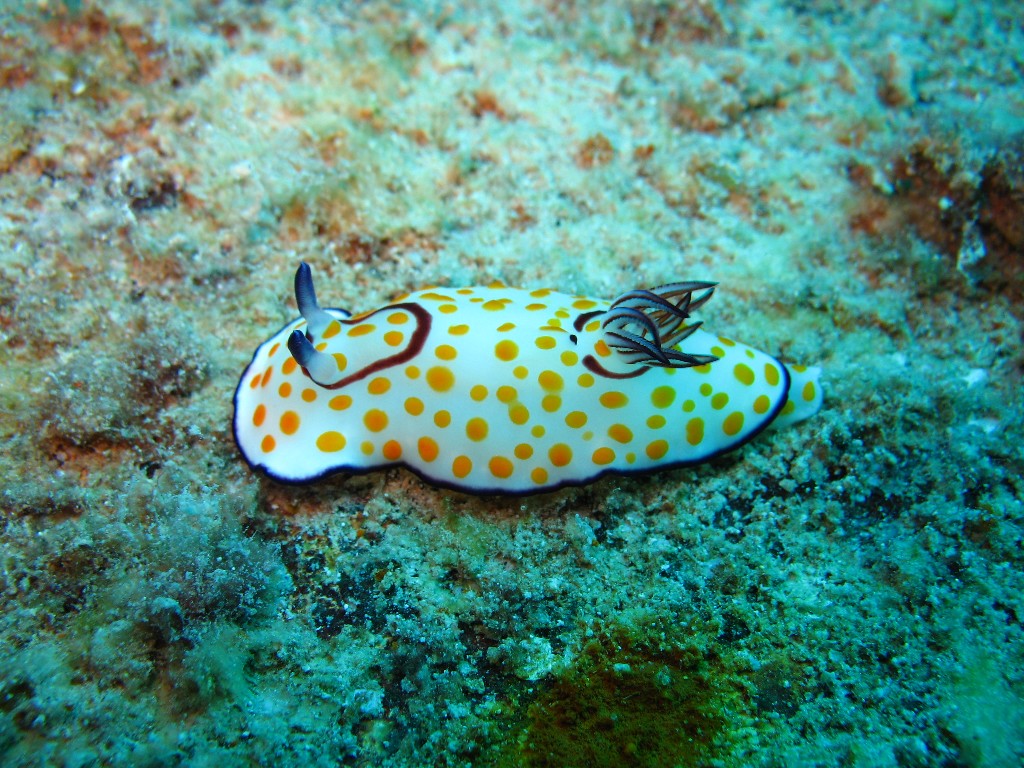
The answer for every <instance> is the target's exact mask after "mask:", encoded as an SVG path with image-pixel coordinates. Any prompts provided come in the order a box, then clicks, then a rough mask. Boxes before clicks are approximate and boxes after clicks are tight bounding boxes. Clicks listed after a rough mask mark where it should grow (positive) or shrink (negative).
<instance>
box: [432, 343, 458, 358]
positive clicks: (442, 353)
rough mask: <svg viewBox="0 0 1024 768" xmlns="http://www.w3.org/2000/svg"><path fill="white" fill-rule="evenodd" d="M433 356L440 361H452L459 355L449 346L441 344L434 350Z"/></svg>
mask: <svg viewBox="0 0 1024 768" xmlns="http://www.w3.org/2000/svg"><path fill="white" fill-rule="evenodd" d="M434 354H435V355H437V356H438V358H440V359H441V360H454V359H455V358H456V356H457V355H458V354H459V353H458V352H457V351H456V350H455V347H453V346H451V345H450V344H442V345H441V346H439V347H438V348H437V349H435V350H434Z"/></svg>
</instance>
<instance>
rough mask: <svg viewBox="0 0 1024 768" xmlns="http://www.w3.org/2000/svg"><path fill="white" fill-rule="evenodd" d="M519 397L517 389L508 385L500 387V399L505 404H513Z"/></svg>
mask: <svg viewBox="0 0 1024 768" xmlns="http://www.w3.org/2000/svg"><path fill="white" fill-rule="evenodd" d="M518 396H519V393H518V392H516V388H515V387H510V386H508V385H505V386H501V387H498V399H499V400H500V401H501V402H503V403H511V402H512V401H513V400H515V399H516V398H517V397H518Z"/></svg>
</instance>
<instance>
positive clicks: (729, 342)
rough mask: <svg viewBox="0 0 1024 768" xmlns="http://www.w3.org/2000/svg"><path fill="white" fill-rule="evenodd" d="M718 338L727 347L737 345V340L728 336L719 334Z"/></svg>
mask: <svg viewBox="0 0 1024 768" xmlns="http://www.w3.org/2000/svg"><path fill="white" fill-rule="evenodd" d="M718 340H719V341H720V342H722V343H723V344H724V345H725V346H727V347H735V346H736V342H735V341H733V340H732V339H727V338H725V336H719V337H718Z"/></svg>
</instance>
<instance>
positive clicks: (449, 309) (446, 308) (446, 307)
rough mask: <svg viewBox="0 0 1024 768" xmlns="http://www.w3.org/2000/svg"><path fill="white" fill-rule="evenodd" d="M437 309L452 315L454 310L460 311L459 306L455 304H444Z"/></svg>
mask: <svg viewBox="0 0 1024 768" xmlns="http://www.w3.org/2000/svg"><path fill="white" fill-rule="evenodd" d="M437 311H438V312H440V313H441V314H444V315H450V314H451V313H452V312H458V311H459V308H458V307H457V306H455V305H454V304H442V305H441V306H440V307H438V308H437Z"/></svg>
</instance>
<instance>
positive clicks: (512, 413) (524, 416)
mask: <svg viewBox="0 0 1024 768" xmlns="http://www.w3.org/2000/svg"><path fill="white" fill-rule="evenodd" d="M508 418H509V420H510V421H511V422H512V423H513V424H525V423H526V422H528V421H529V420H530V411H529V409H527V407H526V406H525V405H519V404H517V405H513V406H512V407H511V408H509V409H508Z"/></svg>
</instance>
